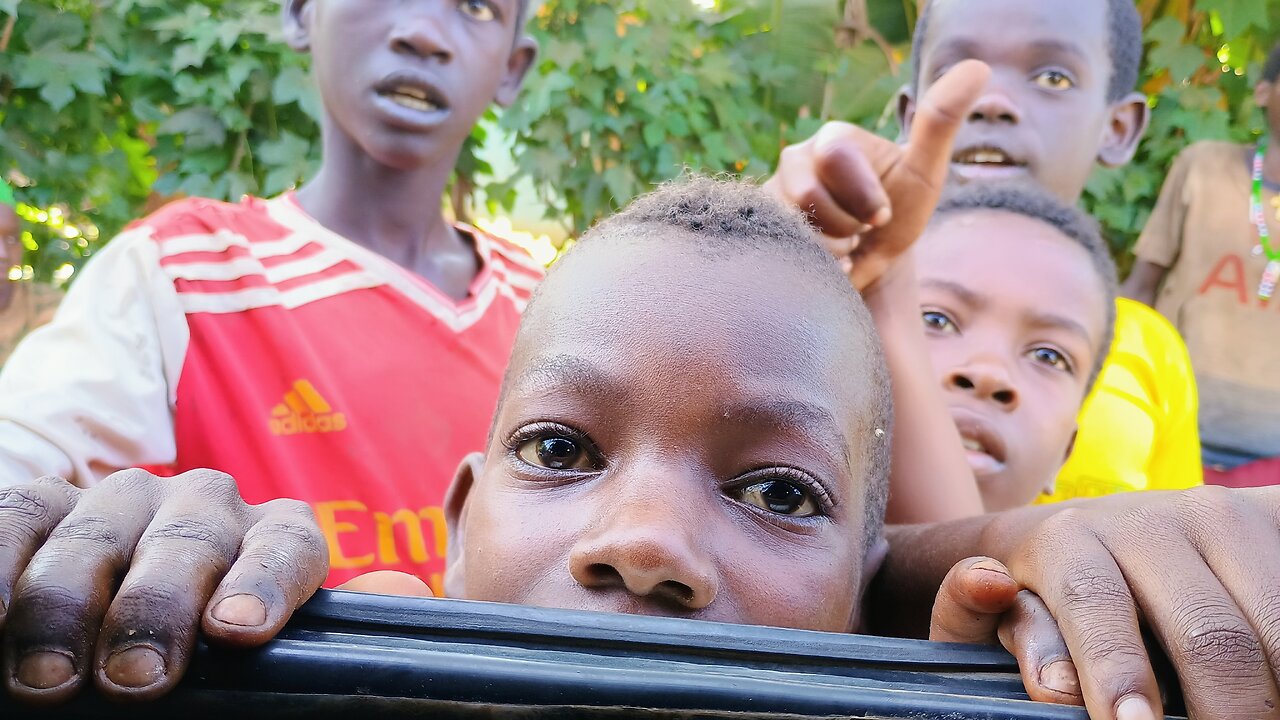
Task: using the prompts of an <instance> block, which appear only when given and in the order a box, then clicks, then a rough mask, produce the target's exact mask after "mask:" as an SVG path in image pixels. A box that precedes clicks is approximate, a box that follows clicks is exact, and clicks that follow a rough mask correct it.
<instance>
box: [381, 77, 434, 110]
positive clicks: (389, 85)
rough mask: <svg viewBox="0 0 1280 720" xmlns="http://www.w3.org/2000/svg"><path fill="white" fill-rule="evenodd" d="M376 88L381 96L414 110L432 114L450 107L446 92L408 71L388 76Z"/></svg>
mask: <svg viewBox="0 0 1280 720" xmlns="http://www.w3.org/2000/svg"><path fill="white" fill-rule="evenodd" d="M376 90H377V93H378V95H379V96H381V97H384V98H386V99H387V100H390V101H391V102H393V103H395V104H396V105H399V106H400V107H403V108H406V109H408V110H413V111H414V112H419V113H425V114H432V113H438V112H442V111H445V110H448V109H449V102H448V101H447V100H446V99H445V96H444V93H441V92H440V91H439V90H438V89H436V88H435V87H434V86H433V85H432V84H431V83H429V82H427V81H426V79H425V78H418V77H415V76H413V75H411V74H408V73H397V75H396V76H392V77H389V78H387V79H386V80H385V81H383V82H382V83H381V84H380V85H378V87H377V88H376Z"/></svg>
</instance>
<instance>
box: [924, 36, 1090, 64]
mask: <svg viewBox="0 0 1280 720" xmlns="http://www.w3.org/2000/svg"><path fill="white" fill-rule="evenodd" d="M1025 47H1026V49H1027V50H1030V51H1032V52H1039V53H1048V54H1053V53H1058V54H1062V55H1070V56H1072V58H1073V59H1075V60H1077V61H1078V62H1081V63H1087V62H1088V59H1089V56H1088V55H1087V54H1086V53H1085V51H1084V48H1083V47H1081V46H1080V45H1079V44H1078V43H1075V42H1071V41H1068V40H1054V39H1051V38H1043V39H1040V40H1032V41H1031V42H1028V43H1027V44H1026V46H1025ZM931 55H941V56H942V57H943V59H944V60H953V59H963V58H977V57H980V56H981V55H982V42H981V41H980V40H972V39H969V38H963V37H961V38H948V39H946V40H941V41H939V42H938V44H937V45H936V46H934V47H933V50H932V53H931Z"/></svg>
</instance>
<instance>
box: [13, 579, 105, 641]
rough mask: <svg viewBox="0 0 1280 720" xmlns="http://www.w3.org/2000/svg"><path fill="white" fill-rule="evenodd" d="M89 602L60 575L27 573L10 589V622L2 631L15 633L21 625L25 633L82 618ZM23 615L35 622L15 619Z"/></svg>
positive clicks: (84, 595)
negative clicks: (11, 599)
mask: <svg viewBox="0 0 1280 720" xmlns="http://www.w3.org/2000/svg"><path fill="white" fill-rule="evenodd" d="M89 605H90V598H89V596H88V595H87V594H86V593H85V592H83V591H82V590H81V589H79V588H76V587H72V586H70V585H68V584H67V583H66V582H64V581H62V579H61V578H58V577H50V576H49V575H46V574H42V573H36V574H34V575H33V574H31V573H28V574H26V575H24V576H23V578H22V581H21V582H19V583H18V587H17V588H15V589H14V593H13V609H12V619H13V620H14V622H12V623H8V624H6V628H5V632H6V633H8V632H16V631H18V630H19V629H21V628H24V627H25V628H26V629H27V630H28V631H29V633H31V632H39V631H41V630H45V631H49V630H54V629H55V628H57V627H60V626H62V625H64V624H66V623H67V622H76V621H77V620H79V619H82V618H83V617H84V616H85V615H86V614H87V609H88V607H89ZM23 615H25V616H28V617H30V618H31V619H33V620H35V621H36V622H32V623H21V622H18V619H19V618H21V617H22V616H23ZM29 633H28V634H29Z"/></svg>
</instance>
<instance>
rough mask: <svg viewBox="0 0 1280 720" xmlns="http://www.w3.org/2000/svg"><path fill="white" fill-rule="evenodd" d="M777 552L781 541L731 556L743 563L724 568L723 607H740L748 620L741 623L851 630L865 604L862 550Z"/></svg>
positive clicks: (826, 547) (826, 546)
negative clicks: (725, 603) (861, 592)
mask: <svg viewBox="0 0 1280 720" xmlns="http://www.w3.org/2000/svg"><path fill="white" fill-rule="evenodd" d="M783 545H790V543H784V544H783ZM776 548H779V543H777V541H776V540H775V541H774V542H773V543H771V544H768V545H763V544H757V545H755V546H754V547H752V548H750V549H742V548H738V549H735V550H730V551H728V552H732V553H733V555H732V557H737V558H742V559H743V560H742V561H739V562H735V563H732V564H726V565H725V566H724V571H723V576H722V587H721V597H719V598H717V602H720V601H728V602H729V604H731V605H732V606H734V607H736V608H738V610H739V612H740V613H742V617H741V618H739V619H737V620H736V622H742V623H746V624H750V625H770V626H774V627H789V628H798V629H802V630H818V631H822V632H849V631H851V630H852V629H853V627H854V624H855V623H856V621H857V615H858V612H857V611H858V604H859V602H860V598H859V597H858V595H859V585H860V580H861V577H862V562H863V560H862V555H861V546H860V545H859V548H858V550H856V551H854V550H851V549H850V548H847V547H838V546H836V545H835V544H833V543H822V544H818V543H812V544H807V546H805V547H795V548H790V547H782V548H781V551H780V550H779V549H776Z"/></svg>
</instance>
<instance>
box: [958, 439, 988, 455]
mask: <svg viewBox="0 0 1280 720" xmlns="http://www.w3.org/2000/svg"><path fill="white" fill-rule="evenodd" d="M960 440H961V441H962V442H963V443H964V449H965V450H972V451H974V452H986V449H985V448H983V447H982V443H980V442H978V441H977V440H974V439H973V438H960Z"/></svg>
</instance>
